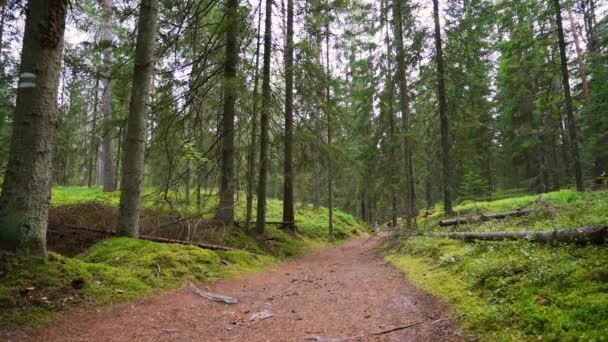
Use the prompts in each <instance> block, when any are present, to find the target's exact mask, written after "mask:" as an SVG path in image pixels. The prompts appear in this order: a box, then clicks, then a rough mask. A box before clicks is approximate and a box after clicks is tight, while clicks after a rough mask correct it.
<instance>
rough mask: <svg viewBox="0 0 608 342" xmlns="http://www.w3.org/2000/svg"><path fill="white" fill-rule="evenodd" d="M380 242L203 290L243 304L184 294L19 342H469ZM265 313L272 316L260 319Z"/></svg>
mask: <svg viewBox="0 0 608 342" xmlns="http://www.w3.org/2000/svg"><path fill="white" fill-rule="evenodd" d="M380 243H381V240H380V238H378V237H373V238H367V237H361V238H357V239H354V240H351V241H349V242H347V243H345V244H344V245H341V246H339V247H333V248H328V249H322V250H318V251H315V252H311V253H309V254H307V255H305V256H303V257H301V258H297V259H294V260H292V261H290V262H287V263H285V264H281V265H279V266H277V267H275V268H273V269H270V270H267V271H263V272H260V273H256V274H251V275H247V276H244V277H241V278H239V279H231V280H222V281H217V282H214V283H208V284H200V285H198V286H199V288H201V289H203V290H207V291H211V292H216V293H221V294H225V295H229V296H233V297H236V298H238V299H239V301H240V302H239V304H236V305H226V304H220V303H216V302H211V301H208V300H204V299H201V298H200V297H198V296H196V295H195V294H193V293H192V291H190V290H189V289H188V287H183V288H181V289H177V290H173V291H169V292H166V293H163V294H161V295H157V296H152V297H149V298H146V299H143V300H140V301H136V302H130V303H124V304H118V305H113V306H110V307H106V308H101V309H80V310H73V311H71V312H68V313H66V314H64V315H62V316H61V317H60V318H59V319H57V320H55V321H53V322H51V323H50V324H48V325H47V326H43V327H40V328H37V329H34V330H30V331H22V332H19V333H18V334H17V335H15V336H13V339H12V340H13V341H19V340H23V341H319V342H330V341H417V342H418V341H464V340H465V337H464V336H463V335H462V333H461V332H460V331H459V330H458V328H457V325H456V323H455V321H454V320H453V319H452V318H451V317H450V315H449V312H448V310H447V309H446V306H445V305H444V304H442V303H441V302H440V301H439V300H437V299H436V298H434V297H432V296H430V295H428V294H426V293H424V292H423V291H421V290H419V289H417V288H415V287H414V286H413V285H411V284H410V283H408V282H407V280H406V279H405V278H404V276H403V274H402V273H401V272H399V271H398V270H396V269H395V268H393V267H391V266H390V265H388V264H386V263H385V261H384V260H383V258H382V255H381V254H380V253H379V252H378V251H377V248H378V246H379V245H380ZM258 313H263V314H266V315H267V314H270V313H271V314H272V315H273V316H272V317H269V318H266V319H262V320H256V319H255V318H254V317H253V316H255V314H258ZM408 325H412V326H411V327H409V328H403V329H401V330H396V331H392V332H389V331H390V330H391V329H392V328H399V327H404V326H408ZM373 334H377V335H373Z"/></svg>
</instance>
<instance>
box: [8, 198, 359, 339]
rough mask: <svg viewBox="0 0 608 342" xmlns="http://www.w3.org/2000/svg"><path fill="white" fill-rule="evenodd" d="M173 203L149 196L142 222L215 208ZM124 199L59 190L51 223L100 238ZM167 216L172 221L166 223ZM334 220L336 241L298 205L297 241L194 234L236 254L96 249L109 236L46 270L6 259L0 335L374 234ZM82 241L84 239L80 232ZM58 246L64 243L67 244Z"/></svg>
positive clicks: (161, 247) (221, 232)
mask: <svg viewBox="0 0 608 342" xmlns="http://www.w3.org/2000/svg"><path fill="white" fill-rule="evenodd" d="M169 195H170V196H173V197H172V198H171V200H172V201H173V204H174V205H175V206H174V207H173V208H170V207H169V206H168V205H167V202H166V201H164V199H163V198H162V194H160V193H158V192H156V191H155V190H154V189H146V194H145V195H144V207H145V208H146V209H145V210H144V213H143V216H144V217H143V218H142V219H143V221H144V222H146V221H145V218H146V215H151V214H154V215H156V216H154V217H160V218H162V219H166V220H168V221H172V220H174V217H176V216H175V214H176V212H175V211H174V212H171V213H170V212H169V211H170V210H171V209H172V210H177V211H179V214H180V215H181V216H177V217H182V216H184V215H187V216H193V217H194V218H193V220H194V221H197V220H198V219H202V220H205V218H207V217H208V216H209V215H210V213H212V212H213V206H215V199H211V200H209V199H208V200H207V201H206V203H205V205H203V206H201V208H197V207H196V205H195V204H192V203H191V204H185V203H183V201H182V200H181V199H180V197H179V193H171V194H169ZM118 198H119V196H118V192H114V193H103V192H102V191H101V189H99V188H91V189H88V188H78V187H57V188H54V189H53V197H52V205H53V206H54V207H58V206H59V207H61V208H56V209H54V210H53V211H52V216H57V217H55V219H56V221H57V222H58V223H57V229H59V228H61V226H62V225H63V224H65V221H66V220H68V219H74V220H76V221H75V222H72V223H73V224H74V225H78V226H83V225H84V226H86V227H88V228H93V229H98V230H103V229H106V228H107V227H111V226H112V225H114V223H113V222H114V221H115V215H116V209H115V206H116V205H117V204H118ZM68 205H70V207H67V206H68ZM244 207H245V205H244V202H243V201H242V200H241V201H238V202H237V216H238V218H237V219H238V220H243V221H244V216H245V213H244ZM62 209H65V210H62ZM163 213H166V214H168V215H173V216H166V217H163V216H162V215H163ZM281 213H282V203H281V202H280V201H278V200H273V199H271V200H269V201H268V218H267V219H268V220H269V221H280V220H281ZM254 214H255V213H254ZM334 215H335V216H334V217H335V221H334V226H335V240H332V239H330V238H329V236H328V232H327V221H328V211H327V209H325V208H320V209H313V208H311V207H309V206H305V205H300V206H298V207H297V216H296V217H297V222H296V223H297V228H298V231H297V233H292V232H287V231H284V230H281V229H279V228H278V227H276V226H267V230H266V233H265V234H263V235H261V236H259V235H256V234H255V233H254V232H247V231H245V229H243V228H239V227H211V226H208V225H202V226H204V227H202V226H201V227H202V228H201V229H198V230H197V231H196V232H195V234H196V236H197V238H198V240H200V241H204V242H207V243H214V244H220V245H228V246H232V247H236V248H239V249H242V250H238V251H211V250H207V249H202V248H199V247H195V246H186V245H180V244H163V243H155V242H150V241H144V240H137V239H129V238H112V239H107V240H102V241H99V242H97V243H95V244H93V243H94V242H95V241H97V239H98V238H99V237H101V236H103V235H100V236H97V235H95V236H94V239H92V241H91V244H93V245H92V246H91V247H90V248H88V249H86V250H85V251H84V252H82V253H80V254H78V255H76V256H74V257H66V256H62V255H59V254H57V253H51V254H50V256H49V260H48V261H47V262H46V263H45V262H44V261H43V260H39V259H31V258H19V257H16V256H14V255H10V254H6V255H1V258H0V327H15V326H21V325H32V324H37V323H40V322H44V321H46V320H48V319H49V317H51V316H52V314H53V313H55V312H58V311H60V310H62V309H64V308H66V307H72V306H77V305H103V304H108V303H114V302H119V301H125V300H130V299H134V298H140V297H142V296H145V295H148V294H152V293H157V292H160V291H162V290H165V289H168V288H172V287H176V286H180V285H182V284H184V283H185V282H186V281H188V280H192V281H213V280H216V279H220V278H226V277H234V276H238V275H241V274H244V273H247V272H255V271H259V270H261V269H263V268H265V267H269V266H272V265H275V264H277V263H279V262H280V261H281V260H283V259H284V258H287V257H292V256H296V255H299V254H301V253H303V252H305V251H308V250H310V249H313V248H318V247H321V246H327V245H330V244H333V243H337V242H339V241H343V240H344V239H346V238H349V237H352V236H356V235H358V234H360V233H362V232H365V231H367V229H368V228H367V227H366V226H365V225H364V224H362V223H361V222H359V221H357V220H355V219H354V218H353V217H352V216H350V215H348V214H345V213H343V212H340V211H337V210H336V211H335V212H334ZM67 216H69V217H67ZM72 216H73V217H72ZM197 217H198V218H197ZM152 221H154V220H152ZM70 222H71V221H70ZM153 223H154V222H153ZM154 224H158V223H154ZM164 229H166V228H164ZM81 233H82V234H84V232H78V234H80V235H82V234H81ZM55 240H57V239H55ZM60 240H62V241H64V240H65V237H64V238H62V239H60ZM64 242H65V241H64ZM89 246H90V244H89ZM77 252H79V250H77V251H76V253H77ZM76 253H73V254H71V255H74V254H76Z"/></svg>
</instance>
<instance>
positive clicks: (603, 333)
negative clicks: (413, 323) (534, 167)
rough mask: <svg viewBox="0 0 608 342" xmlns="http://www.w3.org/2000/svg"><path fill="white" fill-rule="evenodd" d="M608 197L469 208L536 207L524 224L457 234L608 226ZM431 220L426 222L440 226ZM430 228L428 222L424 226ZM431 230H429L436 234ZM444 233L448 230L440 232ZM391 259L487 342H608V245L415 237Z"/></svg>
mask: <svg viewBox="0 0 608 342" xmlns="http://www.w3.org/2000/svg"><path fill="white" fill-rule="evenodd" d="M607 199H608V192H606V191H603V192H601V191H598V192H585V193H578V192H575V191H572V190H562V191H558V192H553V193H549V194H545V195H543V196H542V197H541V198H540V200H539V196H522V197H517V198H510V199H502V200H498V201H493V202H483V203H475V204H471V203H464V204H462V205H460V206H458V207H456V210H458V211H460V213H461V214H462V213H463V212H469V213H470V212H471V211H472V210H475V209H481V210H482V211H502V210H512V209H514V208H517V207H520V206H526V207H532V208H533V209H535V212H534V213H533V214H532V215H530V216H529V217H525V218H511V219H506V220H501V221H495V222H484V223H480V224H475V225H466V226H460V227H457V229H459V230H484V231H487V230H521V229H536V230H547V229H558V228H568V227H576V226H582V225H600V224H603V225H605V224H606V222H608V203H607ZM440 218H441V215H439V214H434V216H433V218H431V219H429V222H431V221H433V222H434V223H436V221H437V220H438V219H440ZM427 224H428V222H427ZM436 229H438V228H436V227H435V225H434V224H433V226H432V227H430V225H428V226H427V227H426V230H427V231H429V230H436ZM443 229H445V228H443ZM387 260H388V261H390V262H391V263H393V264H394V265H396V266H397V267H399V268H401V269H403V270H404V271H405V272H406V273H407V276H408V278H409V279H410V280H412V281H413V282H414V283H415V284H416V285H418V286H420V287H422V288H424V289H425V290H427V291H429V292H430V293H432V294H434V295H437V296H439V297H441V298H443V299H445V300H446V301H448V302H449V303H451V304H452V305H453V307H454V312H455V314H456V316H457V317H459V319H460V320H461V322H462V325H463V327H464V328H465V329H466V330H469V331H471V332H473V333H475V334H476V335H477V336H478V337H479V338H480V340H482V341H537V340H542V341H606V340H608V249H607V248H606V246H579V245H566V244H538V243H532V242H529V241H491V242H490V241H487V242H483V241H479V242H475V243H470V244H467V243H464V242H461V241H456V240H451V239H445V238H436V237H432V236H417V237H413V238H410V239H408V240H405V241H402V242H401V243H400V244H399V245H398V247H397V248H395V249H393V250H391V251H389V253H388V254H387Z"/></svg>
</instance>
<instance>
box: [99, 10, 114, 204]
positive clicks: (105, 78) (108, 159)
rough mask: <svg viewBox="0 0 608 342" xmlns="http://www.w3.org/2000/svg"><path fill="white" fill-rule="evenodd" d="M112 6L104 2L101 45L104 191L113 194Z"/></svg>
mask: <svg viewBox="0 0 608 342" xmlns="http://www.w3.org/2000/svg"><path fill="white" fill-rule="evenodd" d="M112 5H113V0H103V28H102V37H101V44H102V46H103V52H102V57H101V63H102V72H101V76H102V77H101V89H102V95H101V111H102V113H103V122H104V130H103V141H102V144H101V154H102V161H103V191H104V192H111V191H115V190H116V184H115V181H114V162H113V161H114V159H113V156H112V154H113V153H114V147H113V143H112V139H113V131H114V130H113V127H112V82H111V80H110V72H111V67H112Z"/></svg>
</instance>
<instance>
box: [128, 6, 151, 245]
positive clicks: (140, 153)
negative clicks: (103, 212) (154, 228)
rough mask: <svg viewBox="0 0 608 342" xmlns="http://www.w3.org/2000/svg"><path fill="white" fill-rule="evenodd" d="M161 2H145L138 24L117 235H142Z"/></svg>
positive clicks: (141, 8) (140, 11) (141, 7)
mask: <svg viewBox="0 0 608 342" xmlns="http://www.w3.org/2000/svg"><path fill="white" fill-rule="evenodd" d="M158 1H159V0H142V1H141V4H140V10H139V20H138V23H137V43H136V44H137V45H136V47H135V65H134V68H133V86H132V89H131V102H130V106H129V118H128V122H127V139H126V141H125V148H124V151H125V152H124V159H123V163H122V183H121V187H122V188H121V192H120V209H119V217H118V233H119V234H121V235H126V236H131V237H138V236H139V205H140V194H141V188H142V182H143V176H144V155H145V149H146V121H147V120H146V118H147V115H146V114H147V106H148V101H149V99H150V89H151V87H152V75H153V72H154V51H155V41H156V30H157V20H158Z"/></svg>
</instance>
